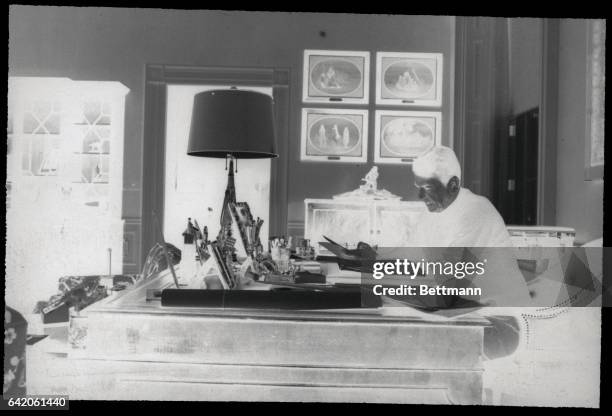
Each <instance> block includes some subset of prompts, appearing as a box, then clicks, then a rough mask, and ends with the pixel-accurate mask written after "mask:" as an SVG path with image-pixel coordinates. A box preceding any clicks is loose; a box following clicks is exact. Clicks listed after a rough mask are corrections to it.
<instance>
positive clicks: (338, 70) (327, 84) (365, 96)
mask: <svg viewBox="0 0 612 416" xmlns="http://www.w3.org/2000/svg"><path fill="white" fill-rule="evenodd" d="M369 86H370V52H363V51H330V50H315V49H306V50H304V67H303V72H302V101H303V102H305V103H326V104H329V103H335V104H368V102H369V96H370V93H369Z"/></svg>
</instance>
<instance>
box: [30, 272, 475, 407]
mask: <svg viewBox="0 0 612 416" xmlns="http://www.w3.org/2000/svg"><path fill="white" fill-rule="evenodd" d="M170 279H171V278H170V277H169V276H168V275H167V274H162V275H160V276H159V277H157V278H156V279H153V280H151V281H149V282H147V283H146V284H144V285H140V286H138V287H135V288H133V289H132V290H129V291H125V292H123V293H120V294H119V295H118V296H116V297H113V298H109V299H105V300H104V301H102V302H100V303H98V304H95V305H92V306H90V307H89V308H87V309H86V310H84V311H82V313H81V316H80V317H76V318H74V319H73V320H72V321H71V328H70V336H69V337H68V338H70V341H71V343H64V344H61V343H59V344H55V345H56V346H61V345H64V347H65V349H64V350H63V351H61V348H60V350H57V348H56V350H55V353H54V351H52V350H53V348H48V347H49V345H52V340H49V341H47V340H44V341H41V342H40V343H38V344H36V345H34V346H33V347H31V348H30V350H29V351H28V354H29V356H28V360H29V364H28V370H29V374H28V393H29V394H52V393H54V394H68V395H69V396H70V398H71V399H130V400H222V401H224V400H232V401H235V400H244V401H305V402H310V401H320V402H390V403H462V404H479V403H481V400H482V371H483V370H482V347H483V331H484V326H485V325H486V324H487V321H486V320H484V319H483V318H481V317H479V316H478V315H465V316H462V317H459V318H453V319H447V318H439V317H433V316H428V315H424V314H419V313H418V312H415V311H413V310H411V309H409V308H379V309H374V310H366V309H361V310H342V311H265V310H244V309H243V310H219V309H201V308H162V307H161V306H160V304H159V302H158V301H149V302H147V301H146V300H145V294H146V289H149V288H153V287H157V288H159V287H165V286H166V285H168V284H170ZM45 342H47V348H45Z"/></svg>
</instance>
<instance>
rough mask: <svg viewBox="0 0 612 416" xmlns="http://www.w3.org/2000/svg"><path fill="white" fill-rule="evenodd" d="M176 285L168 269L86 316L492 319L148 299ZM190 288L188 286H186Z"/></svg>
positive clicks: (479, 322) (401, 310)
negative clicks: (181, 303)
mask: <svg viewBox="0 0 612 416" xmlns="http://www.w3.org/2000/svg"><path fill="white" fill-rule="evenodd" d="M172 287H174V283H173V279H172V276H171V275H170V273H169V272H168V271H165V272H162V273H160V274H159V275H158V276H156V277H154V278H151V279H148V280H146V281H141V282H139V283H137V284H136V285H135V286H133V287H131V288H129V289H126V290H124V291H122V292H119V293H117V294H115V295H113V296H110V297H108V298H106V299H103V300H102V301H100V302H97V303H95V304H93V305H91V306H90V307H88V308H86V309H85V310H83V311H82V312H81V314H82V315H84V316H88V315H90V314H100V313H111V314H115V313H125V314H145V315H166V316H167V315H176V316H194V317H209V318H232V319H265V320H270V319H272V320H293V321H328V322H329V321H337V322H363V323H381V324H384V323H396V324H397V323H415V324H416V323H421V324H437V325H453V326H454V325H474V326H486V325H488V324H489V321H488V320H486V319H484V318H483V317H482V316H481V315H478V314H477V313H473V312H472V313H466V314H462V315H459V316H454V317H448V316H445V315H444V312H443V311H441V312H440V313H426V312H423V311H420V310H418V309H415V308H411V307H407V306H397V305H392V304H389V303H385V305H386V306H383V307H380V308H358V309H334V310H273V309H253V308H249V309H236V308H234V309H230V308H196V307H164V306H161V302H160V301H159V300H147V291H148V290H149V291H150V290H161V289H165V288H172ZM271 287H272V286H271V285H268V284H259V283H257V282H254V283H253V284H251V285H249V286H248V287H247V288H248V289H249V290H269V289H270V288H271ZM186 290H187V289H186Z"/></svg>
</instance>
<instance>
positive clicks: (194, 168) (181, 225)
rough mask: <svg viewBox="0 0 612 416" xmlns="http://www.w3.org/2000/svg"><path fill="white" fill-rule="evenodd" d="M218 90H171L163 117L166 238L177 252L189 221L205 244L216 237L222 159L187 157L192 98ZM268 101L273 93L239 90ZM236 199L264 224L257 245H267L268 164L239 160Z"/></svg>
mask: <svg viewBox="0 0 612 416" xmlns="http://www.w3.org/2000/svg"><path fill="white" fill-rule="evenodd" d="M227 88H229V86H227V87H219V86H214V87H213V86H203V85H170V86H168V107H167V113H166V162H165V166H166V180H165V200H164V204H165V205H164V238H165V240H166V241H167V242H169V243H171V244H174V245H175V246H176V247H178V248H179V249H182V247H183V237H182V233H183V231H185V228H186V225H187V218H188V217H191V218H195V219H197V221H198V223H199V224H200V226H201V227H204V225H207V226H208V231H209V238H210V239H211V240H214V239H215V238H216V236H217V233H218V232H219V219H220V215H221V205H222V203H223V197H224V193H225V187H226V185H227V173H228V171H226V170H225V159H214V158H207V157H195V156H188V155H187V142H188V140H189V128H190V125H191V110H192V107H193V97H194V96H195V94H197V93H199V92H202V91H208V90H212V89H227ZM241 89H248V90H251V91H257V92H261V93H264V94H268V95H272V89H271V88H257V87H252V88H241ZM234 179H235V183H236V199H237V201H238V202H243V201H246V202H248V204H249V206H250V208H251V213H252V214H253V216H254V217H260V218H261V219H263V220H264V224H263V227H262V230H261V234H260V237H261V241H262V243H263V244H264V246H265V245H266V241H267V239H268V226H269V223H270V221H269V212H270V159H252V160H245V159H240V160H238V172H237V173H235V178H234Z"/></svg>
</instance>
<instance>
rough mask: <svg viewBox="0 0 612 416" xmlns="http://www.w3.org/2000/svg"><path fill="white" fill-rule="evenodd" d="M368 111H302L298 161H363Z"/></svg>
mask: <svg viewBox="0 0 612 416" xmlns="http://www.w3.org/2000/svg"><path fill="white" fill-rule="evenodd" d="M367 152H368V111H367V110H349V109H347V110H340V109H326V108H304V109H302V134H301V153H300V160H310V161H322V162H353V163H354V162H357V163H361V162H366V161H367Z"/></svg>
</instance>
